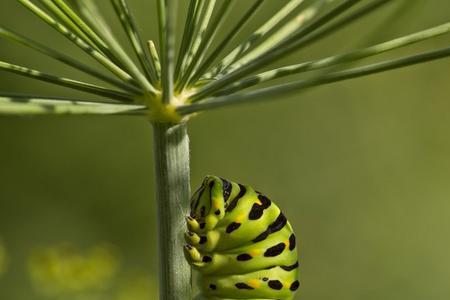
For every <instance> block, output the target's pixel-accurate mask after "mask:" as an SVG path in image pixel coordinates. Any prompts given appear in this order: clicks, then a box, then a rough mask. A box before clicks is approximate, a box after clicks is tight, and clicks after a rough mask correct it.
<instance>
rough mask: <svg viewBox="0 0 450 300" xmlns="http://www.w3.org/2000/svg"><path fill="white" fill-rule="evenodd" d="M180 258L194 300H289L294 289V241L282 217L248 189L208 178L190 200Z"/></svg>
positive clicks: (269, 204)
mask: <svg viewBox="0 0 450 300" xmlns="http://www.w3.org/2000/svg"><path fill="white" fill-rule="evenodd" d="M186 220H187V227H188V231H187V232H186V241H187V244H186V245H185V249H184V250H185V254H186V257H187V259H188V261H189V263H190V264H191V265H192V267H193V268H194V269H196V270H198V273H199V277H198V283H199V290H200V295H198V296H197V298H196V300H200V299H204V300H234V299H252V300H268V299H279V300H290V299H293V297H294V293H295V291H296V290H297V289H298V288H299V281H298V266H299V265H298V257H297V247H296V241H295V235H294V233H293V230H292V227H291V225H290V224H289V222H288V221H287V219H286V217H285V216H284V214H283V213H282V212H281V210H280V209H279V208H278V206H277V205H275V203H273V202H272V201H271V200H270V199H269V198H268V197H266V196H264V195H263V194H261V193H259V192H257V191H255V190H254V189H253V188H251V187H250V186H248V185H241V184H237V183H234V182H230V181H227V180H225V179H222V178H219V177H216V176H207V177H206V178H205V180H204V181H203V184H202V186H201V187H200V188H199V189H198V190H197V191H196V192H195V193H194V195H193V196H192V198H191V212H190V215H189V216H188V217H187V218H186Z"/></svg>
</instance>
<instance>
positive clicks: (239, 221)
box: [234, 214, 245, 223]
mask: <svg viewBox="0 0 450 300" xmlns="http://www.w3.org/2000/svg"><path fill="white" fill-rule="evenodd" d="M244 218H245V214H240V215H238V216H237V217H236V219H234V221H235V222H236V223H242V221H244Z"/></svg>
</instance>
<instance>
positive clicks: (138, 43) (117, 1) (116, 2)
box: [111, 0, 157, 86]
mask: <svg viewBox="0 0 450 300" xmlns="http://www.w3.org/2000/svg"><path fill="white" fill-rule="evenodd" d="M111 2H112V4H113V6H114V10H115V11H116V14H117V16H118V17H119V19H120V22H121V24H122V27H123V29H124V30H125V32H126V34H127V36H128V39H129V40H130V42H131V45H132V46H133V50H134V52H135V54H136V56H137V58H138V60H139V63H140V64H141V67H142V69H143V70H144V72H145V74H146V75H147V78H148V79H149V80H150V82H151V83H152V85H154V86H155V85H156V83H157V77H156V71H155V69H153V68H152V65H151V64H150V62H149V58H148V57H147V53H146V51H145V50H144V46H143V43H142V38H141V35H140V34H139V31H138V28H137V25H136V22H135V20H134V17H133V15H132V14H131V11H130V9H129V7H128V4H127V2H126V1H125V0H111Z"/></svg>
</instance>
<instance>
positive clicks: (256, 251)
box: [250, 249, 261, 257]
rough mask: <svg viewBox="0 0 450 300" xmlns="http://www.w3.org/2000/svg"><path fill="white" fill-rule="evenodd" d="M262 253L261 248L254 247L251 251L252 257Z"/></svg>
mask: <svg viewBox="0 0 450 300" xmlns="http://www.w3.org/2000/svg"><path fill="white" fill-rule="evenodd" d="M260 253H261V251H260V250H259V249H254V250H251V251H250V255H251V256H252V257H255V256H258V255H259V254H260Z"/></svg>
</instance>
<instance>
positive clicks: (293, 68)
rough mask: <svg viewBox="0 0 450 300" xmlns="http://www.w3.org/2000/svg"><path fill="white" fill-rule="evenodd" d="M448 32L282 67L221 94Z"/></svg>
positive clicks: (441, 29) (449, 27)
mask: <svg viewBox="0 0 450 300" xmlns="http://www.w3.org/2000/svg"><path fill="white" fill-rule="evenodd" d="M448 32H450V22H449V23H445V24H442V25H439V26H435V27H433V28H430V29H426V30H423V31H420V32H416V33H413V34H410V35H406V36H402V37H400V38H397V39H393V40H390V41H387V42H384V43H380V44H377V45H374V46H371V47H367V48H363V49H359V50H354V51H351V52H348V53H345V54H339V55H334V56H331V57H327V58H322V59H318V60H313V61H308V62H304V63H300V64H296V65H290V66H286V67H281V68H277V69H273V70H270V71H266V72H264V73H261V74H257V75H253V76H250V77H248V78H245V79H244V80H241V81H239V82H237V83H234V84H233V85H232V86H231V87H230V88H227V89H225V90H223V91H220V92H219V94H220V95H228V94H231V93H234V92H236V91H241V90H243V89H245V88H248V87H250V86H253V85H256V84H260V83H263V82H267V81H270V80H273V79H277V78H281V77H285V76H289V75H293V74H299V73H302V72H307V71H312V70H316V69H322V68H327V67H331V66H336V65H339V64H344V63H349V62H355V61H358V60H361V59H363V58H367V57H369V56H373V55H378V54H381V53H384V52H386V51H390V50H393V49H396V48H400V47H405V46H408V45H411V44H414V43H417V42H421V41H423V40H427V39H430V38H433V37H436V36H439V35H443V34H445V33H448Z"/></svg>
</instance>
